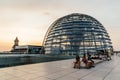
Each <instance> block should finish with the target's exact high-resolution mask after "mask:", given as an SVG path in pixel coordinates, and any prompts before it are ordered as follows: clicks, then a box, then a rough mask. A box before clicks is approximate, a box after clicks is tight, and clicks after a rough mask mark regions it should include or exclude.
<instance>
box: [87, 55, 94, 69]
mask: <svg viewBox="0 0 120 80" xmlns="http://www.w3.org/2000/svg"><path fill="white" fill-rule="evenodd" d="M88 61H90V62H91V65H92V67H94V66H93V65H94V61H93V60H92V58H91V54H88Z"/></svg>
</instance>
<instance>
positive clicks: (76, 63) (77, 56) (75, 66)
mask: <svg viewBox="0 0 120 80" xmlns="http://www.w3.org/2000/svg"><path fill="white" fill-rule="evenodd" d="M74 68H79V69H80V57H79V55H76V61H75V62H74Z"/></svg>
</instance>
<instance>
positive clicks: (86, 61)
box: [74, 54, 94, 69]
mask: <svg viewBox="0 0 120 80" xmlns="http://www.w3.org/2000/svg"><path fill="white" fill-rule="evenodd" d="M82 62H83V63H84V64H85V67H86V68H91V67H93V65H94V61H93V60H92V59H91V55H89V56H88V59H87V58H86V55H85V54H83V57H82ZM80 63H81V62H80V57H79V56H78V55H77V56H76V62H74V68H79V69H80Z"/></svg>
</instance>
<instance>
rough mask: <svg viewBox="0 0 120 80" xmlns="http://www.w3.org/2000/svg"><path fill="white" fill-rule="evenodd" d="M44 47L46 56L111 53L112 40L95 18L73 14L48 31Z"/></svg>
mask: <svg viewBox="0 0 120 80" xmlns="http://www.w3.org/2000/svg"><path fill="white" fill-rule="evenodd" d="M43 46H44V49H45V54H83V53H87V52H91V53H94V54H97V53H98V51H103V52H105V51H109V52H111V51H112V49H113V47H112V43H111V39H110V37H109V35H108V33H107V31H106V29H105V28H104V27H103V25H102V24H101V23H100V22H99V21H97V20H96V19H95V18H93V17H91V16H89V15H85V14H79V13H73V14H70V15H67V16H64V17H62V18H59V19H58V20H56V21H55V22H54V23H53V24H52V25H51V26H50V27H49V29H48V31H47V33H46V35H45V37H44V41H43Z"/></svg>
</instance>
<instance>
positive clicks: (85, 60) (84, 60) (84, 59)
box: [82, 54, 88, 66]
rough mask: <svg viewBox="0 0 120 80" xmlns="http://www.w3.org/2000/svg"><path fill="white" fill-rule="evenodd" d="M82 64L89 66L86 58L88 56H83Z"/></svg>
mask: <svg viewBox="0 0 120 80" xmlns="http://www.w3.org/2000/svg"><path fill="white" fill-rule="evenodd" d="M82 62H83V63H84V64H85V66H87V62H88V61H87V58H86V55H85V54H83V57H82Z"/></svg>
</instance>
